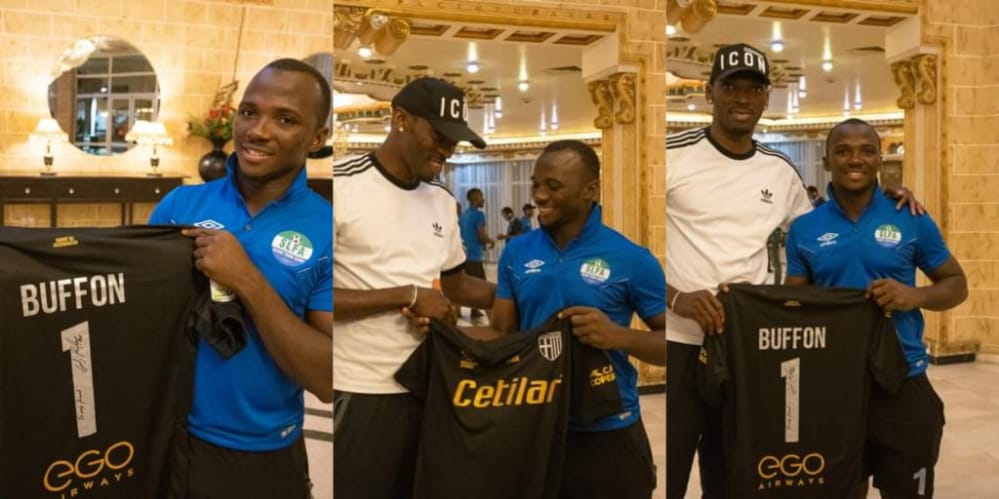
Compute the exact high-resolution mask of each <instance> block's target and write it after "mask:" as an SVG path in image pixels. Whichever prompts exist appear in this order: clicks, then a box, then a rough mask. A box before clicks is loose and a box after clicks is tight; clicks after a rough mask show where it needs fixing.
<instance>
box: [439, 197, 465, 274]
mask: <svg viewBox="0 0 999 499" xmlns="http://www.w3.org/2000/svg"><path fill="white" fill-rule="evenodd" d="M448 199H450V198H448ZM448 204H451V202H450V201H449V202H448ZM450 212H451V213H452V215H450V217H449V218H448V220H450V221H451V222H450V223H449V225H450V227H451V229H450V230H449V231H448V239H449V242H448V253H447V259H446V260H445V261H444V268H443V269H441V271H442V272H450V271H453V270H456V269H458V268H460V267H461V266H462V264H464V263H465V247H464V246H463V245H462V244H461V228H460V227H459V226H458V215H457V214H454V207H453V206H451V207H450Z"/></svg>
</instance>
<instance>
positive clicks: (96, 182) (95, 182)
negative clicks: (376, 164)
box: [0, 175, 333, 227]
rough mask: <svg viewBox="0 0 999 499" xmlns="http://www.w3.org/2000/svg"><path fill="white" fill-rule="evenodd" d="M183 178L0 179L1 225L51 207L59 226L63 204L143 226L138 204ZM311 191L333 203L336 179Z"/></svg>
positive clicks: (315, 183) (313, 184) (313, 183)
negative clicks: (21, 208)
mask: <svg viewBox="0 0 999 499" xmlns="http://www.w3.org/2000/svg"><path fill="white" fill-rule="evenodd" d="M183 179H184V177H181V176H163V177H146V176H138V175H136V176H113V177H95V176H74V175H59V176H55V177H41V176H27V175H24V176H9V177H3V176H0V225H5V221H4V211H5V210H4V207H5V206H6V205H11V204H43V205H48V207H49V213H50V217H49V218H50V220H49V226H50V227H55V226H57V210H56V207H57V206H58V205H61V204H87V203H115V204H118V205H120V206H121V224H122V225H128V224H133V223H137V222H138V223H144V222H145V221H144V220H139V221H136V220H134V218H133V215H134V213H133V205H134V204H135V203H158V202H159V201H160V199H163V196H165V195H166V193H168V192H170V191H171V190H173V189H174V188H176V187H177V186H179V185H181V184H182V183H183ZM309 187H310V188H312V189H313V190H314V191H316V192H317V193H319V195H321V196H322V197H323V198H324V199H326V200H327V201H332V196H333V179H331V178H310V179H309Z"/></svg>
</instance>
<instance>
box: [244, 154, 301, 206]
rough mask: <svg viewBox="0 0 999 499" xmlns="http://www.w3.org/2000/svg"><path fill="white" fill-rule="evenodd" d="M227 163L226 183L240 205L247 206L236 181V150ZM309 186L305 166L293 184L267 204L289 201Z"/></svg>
mask: <svg viewBox="0 0 999 499" xmlns="http://www.w3.org/2000/svg"><path fill="white" fill-rule="evenodd" d="M225 165H226V168H225V177H226V185H228V186H229V187H230V188H231V189H232V196H233V197H235V198H236V199H237V200H238V201H239V203H240V206H242V207H243V208H246V200H245V199H243V193H241V192H240V191H239V185H238V184H237V183H236V168H239V158H238V157H237V156H236V153H235V152H233V153H232V154H230V155H229V157H228V158H227V159H226V162H225ZM308 188H309V179H308V173H307V172H306V169H305V167H304V166H303V167H302V169H301V170H300V171H299V172H298V175H297V176H295V180H293V181H292V182H291V185H290V186H289V187H288V190H287V191H285V192H284V194H283V195H281V197H280V198H277V199H275V200H274V201H271V202H270V203H268V204H267V206H270V205H272V204H277V203H282V202H284V201H287V200H288V199H291V198H292V196H297V195H298V194H299V193H301V192H305V191H306V190H307V189H308ZM266 208H267V207H266V206H265V207H264V209H266ZM261 211H263V210H261Z"/></svg>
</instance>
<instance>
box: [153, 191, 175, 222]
mask: <svg viewBox="0 0 999 499" xmlns="http://www.w3.org/2000/svg"><path fill="white" fill-rule="evenodd" d="M176 193H177V190H176V189H174V190H172V191H170V192H168V193H167V195H166V196H163V199H161V200H160V202H159V203H157V204H156V208H153V213H152V214H151V215H149V222H148V224H149V225H175V224H176V223H177V222H175V221H174V220H173V219H172V217H173V204H174V198H176Z"/></svg>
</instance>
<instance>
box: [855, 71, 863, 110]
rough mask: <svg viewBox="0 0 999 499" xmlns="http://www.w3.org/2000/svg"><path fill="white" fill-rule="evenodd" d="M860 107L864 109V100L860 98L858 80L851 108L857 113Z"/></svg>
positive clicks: (858, 80)
mask: <svg viewBox="0 0 999 499" xmlns="http://www.w3.org/2000/svg"><path fill="white" fill-rule="evenodd" d="M862 107H864V100H863V99H862V98H861V97H860V79H859V78H858V79H857V88H856V90H854V92H853V108H854V109H856V110H858V111H859V110H860V108H862Z"/></svg>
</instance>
